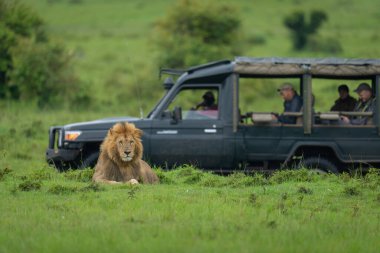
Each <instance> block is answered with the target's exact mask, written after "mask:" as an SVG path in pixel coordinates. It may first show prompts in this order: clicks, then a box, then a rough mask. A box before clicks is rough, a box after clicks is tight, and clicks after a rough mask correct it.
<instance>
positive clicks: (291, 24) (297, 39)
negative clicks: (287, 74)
mask: <svg viewBox="0 0 380 253" xmlns="http://www.w3.org/2000/svg"><path fill="white" fill-rule="evenodd" d="M326 20H327V14H326V13H325V12H323V11H318V10H313V11H312V12H311V14H310V20H309V21H307V20H306V18H305V13H304V12H301V11H296V12H293V13H292V14H290V15H288V16H286V17H285V19H284V25H285V26H286V27H287V28H288V29H289V30H290V32H291V35H292V40H293V48H294V49H295V50H302V49H304V48H305V47H306V45H307V43H308V41H309V38H310V36H312V35H313V34H316V33H317V31H318V29H319V28H320V27H321V25H322V23H323V22H325V21H326Z"/></svg>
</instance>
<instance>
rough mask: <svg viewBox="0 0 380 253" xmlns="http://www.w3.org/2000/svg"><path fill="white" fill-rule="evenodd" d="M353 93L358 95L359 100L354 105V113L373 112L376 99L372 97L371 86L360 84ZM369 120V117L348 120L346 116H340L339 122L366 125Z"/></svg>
mask: <svg viewBox="0 0 380 253" xmlns="http://www.w3.org/2000/svg"><path fill="white" fill-rule="evenodd" d="M355 92H356V93H357V94H358V95H359V100H358V102H357V103H356V105H355V108H354V112H373V111H374V110H375V101H376V98H375V97H373V92H372V88H371V86H369V84H367V83H361V84H359V86H358V87H357V88H356V90H355ZM370 118H371V117H369V116H357V117H353V118H351V119H350V118H348V117H347V116H341V121H342V122H343V124H351V125H366V124H367V122H368V120H369V119H370Z"/></svg>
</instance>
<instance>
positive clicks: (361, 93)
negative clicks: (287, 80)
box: [313, 78, 376, 126]
mask: <svg viewBox="0 0 380 253" xmlns="http://www.w3.org/2000/svg"><path fill="white" fill-rule="evenodd" d="M313 93H314V95H315V112H316V113H315V123H316V124H320V125H339V126H353V125H357V126H365V125H373V112H374V108H375V101H376V97H375V94H374V91H373V90H372V82H371V80H365V79H363V80H339V79H317V78H315V79H313Z"/></svg>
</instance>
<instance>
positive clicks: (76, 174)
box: [63, 168, 95, 182]
mask: <svg viewBox="0 0 380 253" xmlns="http://www.w3.org/2000/svg"><path fill="white" fill-rule="evenodd" d="M94 172H95V170H94V169H90V168H88V169H83V170H68V171H66V172H65V173H64V174H63V175H64V177H65V178H67V179H70V180H75V181H78V182H91V181H92V176H93V175H94Z"/></svg>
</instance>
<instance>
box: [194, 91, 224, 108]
mask: <svg viewBox="0 0 380 253" xmlns="http://www.w3.org/2000/svg"><path fill="white" fill-rule="evenodd" d="M202 98H203V101H202V102H200V103H199V104H197V105H196V106H195V107H193V108H191V109H192V110H203V111H206V110H218V105H217V104H215V96H214V93H212V91H207V92H205V93H204V94H203V96H202Z"/></svg>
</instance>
